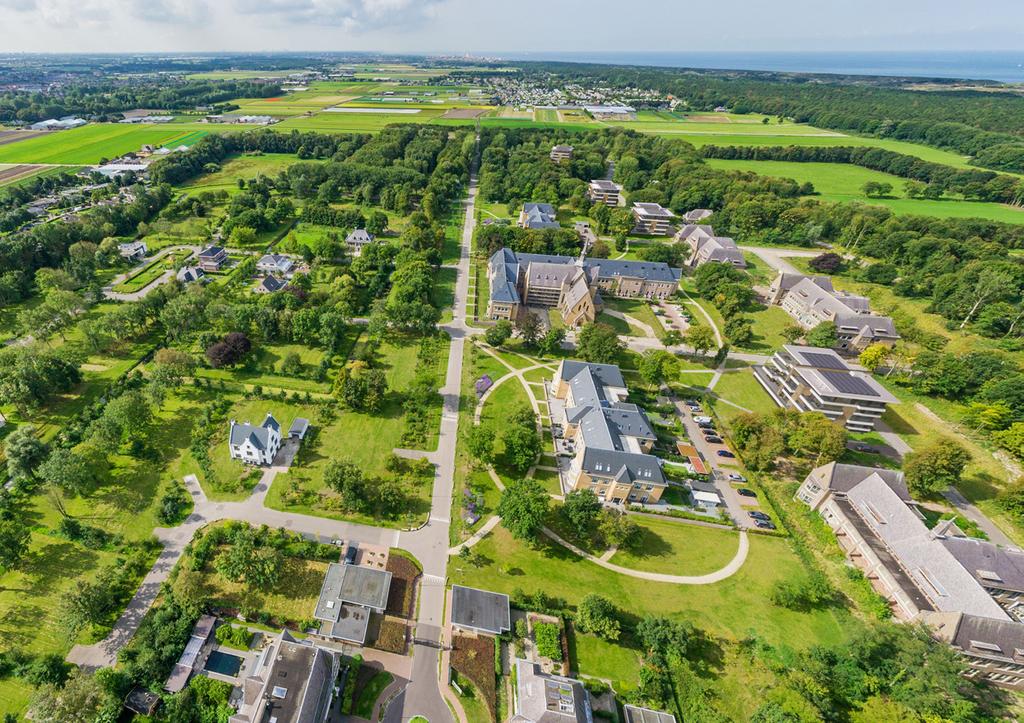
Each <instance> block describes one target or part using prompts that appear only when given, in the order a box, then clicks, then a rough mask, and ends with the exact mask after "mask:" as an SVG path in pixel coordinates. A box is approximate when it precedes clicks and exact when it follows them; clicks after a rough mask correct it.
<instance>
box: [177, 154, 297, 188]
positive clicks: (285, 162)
mask: <svg viewBox="0 0 1024 723" xmlns="http://www.w3.org/2000/svg"><path fill="white" fill-rule="evenodd" d="M299 160H300V159H299V157H298V156H296V155H294V154H291V153H264V154H259V155H241V156H233V157H231V158H229V159H228V160H227V161H226V162H224V163H222V164H221V169H220V170H219V171H217V172H216V173H204V174H203V175H201V176H199V177H198V178H194V179H192V180H191V181H188V182H187V183H185V184H183V185H182V186H181V187H180V188H181V189H182V191H183V192H185V193H197V192H200V191H221V190H224V191H227V192H228V193H237V192H238V190H239V189H238V179H240V178H241V179H244V180H246V181H249V180H252V179H253V178H256V177H257V176H277V174H278V173H279V172H280V171H282V170H284V169H285V168H287V167H288V166H290V165H292V164H293V163H298V162H299ZM303 162H304V163H316V162H317V161H315V160H311V161H303Z"/></svg>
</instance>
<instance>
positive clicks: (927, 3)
mask: <svg viewBox="0 0 1024 723" xmlns="http://www.w3.org/2000/svg"><path fill="white" fill-rule="evenodd" d="M0 28H2V34H0V51H15V52H18V51H26V52H139V51H156V52H163V51H285V50H292V51H315V50H333V51H382V52H404V53H420V52H428V53H442V52H444V53H476V54H488V53H490V54H494V55H500V54H501V53H503V52H504V53H513V52H517V51H518V52H522V51H549V52H550V51H595V50H621V51H637V50H652V51H710V50H727V51H737V50H746V51H769V50H778V51H801V50H807V51H823V50H979V49H1011V50H1014V49H1020V50H1024V2H1022V1H1021V0H975V2H964V1H963V0H859V1H858V2H849V1H847V0H770V1H766V0H716V2H711V3H709V2H706V1H705V0H701V1H700V2H694V1H693V0H627V1H626V2H624V1H623V0H0Z"/></svg>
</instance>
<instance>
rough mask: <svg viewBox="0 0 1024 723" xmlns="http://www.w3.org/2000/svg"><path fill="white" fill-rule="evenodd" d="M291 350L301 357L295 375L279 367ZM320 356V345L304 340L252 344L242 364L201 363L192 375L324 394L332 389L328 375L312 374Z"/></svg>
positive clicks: (318, 363) (321, 353) (321, 354)
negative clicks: (217, 365) (322, 378)
mask: <svg viewBox="0 0 1024 723" xmlns="http://www.w3.org/2000/svg"><path fill="white" fill-rule="evenodd" d="M293 353H294V354H298V355H299V359H300V360H301V361H302V371H301V372H299V374H298V375H295V374H286V373H284V372H283V371H282V369H281V365H282V362H283V360H284V357H285V356H286V355H288V354H293ZM323 356H324V353H323V352H322V351H320V350H319V349H314V348H311V347H308V346H306V345H304V344H261V345H257V346H256V347H255V348H254V350H253V352H252V354H251V358H250V360H249V361H248V363H247V364H246V365H245V366H242V367H237V368H227V369H225V368H221V369H211V368H209V367H201V368H199V369H197V370H196V372H195V375H196V376H197V377H202V378H204V379H218V380H219V379H223V380H224V381H228V382H235V383H238V384H253V385H259V386H263V387H267V388H273V389H286V390H288V391H297V392H311V393H315V394H327V393H329V392H330V391H331V381H330V379H327V380H325V381H317V380H316V379H315V378H314V377H315V373H316V371H317V368H318V367H319V365H320V362H321V360H322V359H323Z"/></svg>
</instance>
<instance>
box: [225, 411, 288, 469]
mask: <svg viewBox="0 0 1024 723" xmlns="http://www.w3.org/2000/svg"><path fill="white" fill-rule="evenodd" d="M228 449H230V451H231V458H232V459H240V460H242V461H243V462H245V463H246V464H260V465H269V464H272V463H273V461H274V457H275V456H276V455H277V452H278V450H279V449H281V425H280V424H279V423H278V421H277V420H276V419H274V415H273V414H271V413H270V412H267V417H266V419H264V420H263V423H262V424H261V425H259V426H258V427H257V426H254V425H252V424H249V423H248V422H245V423H244V424H239V423H238V422H236V421H235V420H234V419H232V420H231V432H230V434H229V435H228Z"/></svg>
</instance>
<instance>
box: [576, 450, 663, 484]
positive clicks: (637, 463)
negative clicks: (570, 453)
mask: <svg viewBox="0 0 1024 723" xmlns="http://www.w3.org/2000/svg"><path fill="white" fill-rule="evenodd" d="M582 462H583V464H582V468H583V469H584V470H585V471H586V472H587V474H589V475H590V476H592V477H600V478H603V479H609V478H611V479H616V480H623V481H630V482H644V483H648V484H658V485H663V484H666V482H665V473H664V472H662V469H661V465H660V464H659V463H658V458H657V457H655V456H653V455H650V454H635V453H633V452H621V451H619V450H615V449H594V448H591V447H587V449H586V450H584V452H583V460H582Z"/></svg>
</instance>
